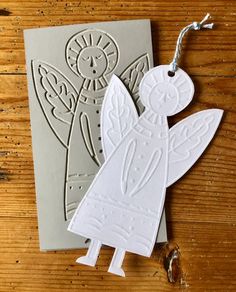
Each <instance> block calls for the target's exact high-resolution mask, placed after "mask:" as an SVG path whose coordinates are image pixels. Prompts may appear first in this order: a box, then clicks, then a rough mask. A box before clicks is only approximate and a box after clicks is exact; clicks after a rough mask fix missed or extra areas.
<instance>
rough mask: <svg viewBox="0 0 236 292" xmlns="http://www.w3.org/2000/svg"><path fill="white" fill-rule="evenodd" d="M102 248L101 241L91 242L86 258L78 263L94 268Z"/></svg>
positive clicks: (77, 261)
mask: <svg viewBox="0 0 236 292" xmlns="http://www.w3.org/2000/svg"><path fill="white" fill-rule="evenodd" d="M101 246H102V243H101V241H99V240H95V239H93V240H91V243H90V245H89V249H88V252H87V254H86V256H83V257H80V258H78V259H77V260H76V263H79V264H83V265H87V266H92V267H94V266H95V264H96V262H97V259H98V254H99V251H100V249H101Z"/></svg>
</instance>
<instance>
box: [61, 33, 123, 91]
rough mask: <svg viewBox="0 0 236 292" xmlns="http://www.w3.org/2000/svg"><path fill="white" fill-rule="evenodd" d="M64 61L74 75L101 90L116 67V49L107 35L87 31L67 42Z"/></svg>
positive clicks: (113, 42)
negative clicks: (107, 76)
mask: <svg viewBox="0 0 236 292" xmlns="http://www.w3.org/2000/svg"><path fill="white" fill-rule="evenodd" d="M66 60H67V64H68V65H69V67H70V68H71V70H72V71H73V72H74V73H75V74H77V75H79V76H81V77H82V78H83V79H85V80H87V81H89V82H88V83H91V84H93V87H94V88H99V87H100V88H101V87H105V86H106V85H107V82H106V75H108V74H110V73H112V72H113V71H114V69H115V67H116V65H117V62H118V48H117V45H116V43H115V41H114V40H113V39H112V37H111V36H109V35H108V34H107V33H105V32H103V31H101V30H95V29H88V30H84V31H82V32H80V33H77V34H76V35H74V36H73V37H72V38H71V39H70V40H69V42H68V44H67V47H66ZM91 81H92V82H91Z"/></svg>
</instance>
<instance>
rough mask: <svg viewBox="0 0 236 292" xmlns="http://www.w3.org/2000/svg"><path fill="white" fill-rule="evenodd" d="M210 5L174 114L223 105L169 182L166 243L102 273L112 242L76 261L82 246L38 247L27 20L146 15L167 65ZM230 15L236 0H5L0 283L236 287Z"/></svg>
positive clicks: (235, 90) (235, 100)
mask: <svg viewBox="0 0 236 292" xmlns="http://www.w3.org/2000/svg"><path fill="white" fill-rule="evenodd" d="M207 12H210V13H211V14H212V16H213V18H212V20H213V21H214V22H215V24H216V25H215V28H214V30H204V31H198V32H191V33H189V35H188V37H187V38H186V39H187V42H186V40H185V42H184V50H183V58H182V61H181V67H182V68H183V69H184V70H185V71H187V72H188V73H189V74H190V75H191V77H192V78H193V81H194V84H195V89H196V93H195V97H194V101H193V102H192V104H191V105H190V106H189V107H188V108H187V109H186V110H185V111H183V112H182V113H180V114H179V115H177V116H175V117H174V118H172V119H170V123H171V124H173V123H174V122H176V121H179V120H180V119H182V118H183V117H185V116H187V115H189V114H191V113H193V112H196V111H199V110H202V109H207V108H214V107H217V108H222V109H224V110H225V113H224V117H223V121H222V123H221V125H220V128H219V131H218V132H217V135H216V137H215V138H214V140H213V141H212V143H211V145H210V147H209V148H208V149H207V151H205V153H204V155H203V156H202V157H201V159H200V160H199V161H198V163H197V164H196V165H195V166H194V167H193V168H192V169H191V170H190V171H189V172H188V174H187V175H186V176H185V177H184V178H183V179H182V180H180V181H179V182H178V183H176V184H175V185H173V186H172V187H171V188H170V189H168V191H167V199H166V210H167V221H168V237H169V242H168V244H164V245H159V246H157V247H156V248H155V250H154V252H153V254H152V257H151V258H144V257H141V256H137V255H133V254H127V256H126V258H125V261H124V270H125V272H126V278H121V277H117V276H113V275H111V274H109V273H107V268H108V265H109V262H110V259H111V257H112V253H113V251H112V250H111V249H110V248H105V249H103V250H102V253H101V255H100V257H99V260H98V265H97V267H96V268H91V267H87V266H82V265H76V264H75V259H76V258H77V257H78V256H79V255H83V254H84V253H85V250H74V251H63V252H47V253H44V252H39V242H38V227H37V213H36V203H35V188H34V174H33V161H32V149H31V133H30V120H29V108H28V96H27V84H26V71H25V57H24V43H23V29H26V28H32V27H45V26H50V25H62V24H63V25H64V24H73V23H83V22H94V21H107V20H108V21H111V20H124V19H142V18H150V19H151V20H152V34H153V47H154V55H155V62H156V64H168V62H170V61H171V58H172V57H173V52H174V49H175V43H176V39H177V36H178V33H179V30H180V29H181V28H182V27H183V26H185V25H187V24H189V23H191V22H192V21H195V20H201V19H202V17H203V16H204V15H205V14H206V13H207ZM235 24H236V1H217V0H216V1H210V0H208V1H207V0H201V1H146V0H143V1H118V0H113V1H95V0H93V1H74V0H71V1H64V0H58V1H53V0H51V1H50V0H46V1H45V0H44V1H43V0H1V2H0V122H1V123H0V291H4V292H6V291H22V292H27V291H32V292H38V291H45V292H46V291H55V292H56V291H60V292H62V291H63V292H65V291H90V290H93V291H99V292H100V291H135V292H136V291H172V290H179V291H182V290H186V291H236V277H235V273H236V227H235V223H236V176H235V168H236V128H235V126H236V108H235V105H236V82H235V81H236V78H235V77H236V26H235ZM140 37H141V36H140ZM174 258H175V259H174ZM171 269H172V271H171ZM168 270H169V273H168ZM171 282H172V283H171Z"/></svg>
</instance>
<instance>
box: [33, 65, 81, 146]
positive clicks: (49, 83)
mask: <svg viewBox="0 0 236 292" xmlns="http://www.w3.org/2000/svg"><path fill="white" fill-rule="evenodd" d="M31 69H32V79H33V86H34V89H35V93H36V96H37V99H38V101H39V104H40V107H41V109H42V112H43V114H44V116H45V118H46V120H47V123H48V125H49V126H50V128H51V129H52V131H53V133H54V134H55V136H56V137H57V138H58V140H59V141H60V142H61V143H62V145H63V146H64V147H66V148H68V143H69V136H70V132H71V124H72V123H73V119H74V113H75V110H76V107H77V103H78V95H79V94H78V92H77V91H76V89H75V88H74V86H73V85H72V84H71V83H70V81H69V80H68V79H67V78H66V77H65V76H64V75H63V74H62V73H61V72H60V71H58V70H57V69H56V68H54V67H53V66H51V65H49V64H47V63H45V62H41V61H36V60H32V62H31Z"/></svg>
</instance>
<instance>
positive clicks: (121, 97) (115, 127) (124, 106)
mask: <svg viewBox="0 0 236 292" xmlns="http://www.w3.org/2000/svg"><path fill="white" fill-rule="evenodd" d="M137 120H138V113H137V110H136V108H135V105H134V103H133V100H132V98H131V96H130V94H129V92H128V90H127V89H126V87H125V86H124V84H123V83H122V81H121V80H120V79H119V78H118V77H117V76H116V75H113V76H112V78H111V80H110V83H109V85H108V88H107V91H106V94H105V97H104V101H103V104H102V110H101V137H102V148H103V153H104V156H105V158H107V157H108V156H109V155H110V154H111V152H112V151H113V150H114V149H115V147H116V146H117V145H118V144H119V143H120V141H121V139H122V138H123V137H124V136H125V135H126V134H127V133H128V132H129V130H130V129H131V128H132V126H133V125H134V124H135V122H136V121H137Z"/></svg>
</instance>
